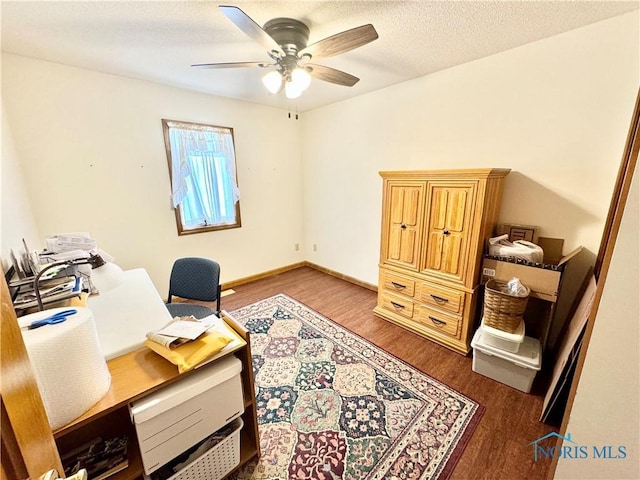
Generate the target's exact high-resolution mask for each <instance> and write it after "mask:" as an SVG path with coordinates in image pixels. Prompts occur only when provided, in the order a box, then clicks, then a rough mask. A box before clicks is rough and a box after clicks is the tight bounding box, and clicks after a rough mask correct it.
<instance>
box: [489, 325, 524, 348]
mask: <svg viewBox="0 0 640 480" xmlns="http://www.w3.org/2000/svg"><path fill="white" fill-rule="evenodd" d="M480 328H481V329H482V333H483V335H482V339H483V341H484V344H485V345H487V346H489V347H495V348H497V349H499V350H504V351H506V352H511V353H518V350H519V349H520V345H522V342H524V320H520V325H518V327H517V328H516V331H515V332H513V333H509V332H505V331H504V330H498V329H497V328H493V327H490V326H488V325H485V324H484V317H483V318H482V322H481V323H480Z"/></svg>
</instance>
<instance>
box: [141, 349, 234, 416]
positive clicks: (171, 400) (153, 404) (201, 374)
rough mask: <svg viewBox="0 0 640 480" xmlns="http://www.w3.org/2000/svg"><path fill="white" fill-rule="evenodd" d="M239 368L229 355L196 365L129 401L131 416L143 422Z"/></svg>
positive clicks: (224, 379)
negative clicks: (163, 385)
mask: <svg viewBox="0 0 640 480" xmlns="http://www.w3.org/2000/svg"><path fill="white" fill-rule="evenodd" d="M241 371H242V362H241V361H240V360H239V359H238V358H236V357H234V356H233V355H229V356H228V357H226V358H223V359H221V360H218V361H216V362H214V363H212V364H210V365H206V366H204V367H202V368H199V369H198V370H196V371H195V372H193V373H190V374H189V375H188V376H186V377H185V378H182V379H180V380H178V381H177V382H174V383H172V384H171V385H169V386H167V387H164V388H161V389H160V390H158V391H157V392H154V393H152V394H150V395H147V396H145V397H144V398H142V399H140V400H138V401H135V402H133V403H132V404H131V416H132V417H133V420H134V422H135V423H143V422H146V421H147V420H149V419H150V418H153V417H155V416H157V415H160V414H161V413H164V412H166V411H167V410H170V409H172V408H173V407H175V406H177V405H180V404H181V403H183V402H186V401H187V400H189V399H190V398H193V397H195V396H196V395H199V394H201V393H203V392H205V391H207V390H209V389H211V388H213V387H215V386H217V385H220V384H221V383H223V382H225V381H227V380H229V379H230V378H233V377H234V376H236V375H238V374H239V373H240V372H241Z"/></svg>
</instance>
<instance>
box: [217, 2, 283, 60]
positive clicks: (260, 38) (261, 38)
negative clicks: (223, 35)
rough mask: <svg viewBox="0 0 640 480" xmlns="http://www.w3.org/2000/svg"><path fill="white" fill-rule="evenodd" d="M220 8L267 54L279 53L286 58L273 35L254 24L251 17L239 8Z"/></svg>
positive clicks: (223, 6) (226, 6)
mask: <svg viewBox="0 0 640 480" xmlns="http://www.w3.org/2000/svg"><path fill="white" fill-rule="evenodd" d="M218 8H220V10H222V13H224V14H225V16H226V17H227V18H228V19H229V20H231V21H232V22H233V23H234V25H235V26H236V27H238V28H239V29H240V30H242V31H243V32H244V33H245V34H246V35H248V36H249V37H251V38H252V39H253V40H255V41H256V42H258V43H259V44H260V45H262V46H263V47H264V48H265V49H266V50H267V52H273V51H275V52H277V53H278V54H279V55H281V56H283V57H284V55H285V54H284V51H283V50H282V48H281V47H280V45H278V42H276V41H275V40H274V39H273V38H271V35H269V34H268V33H267V32H265V31H264V30H263V29H262V27H261V26H260V25H258V24H257V23H256V22H254V21H253V20H252V19H251V17H249V15H247V14H246V13H244V12H243V11H242V10H240V9H239V8H238V7H234V6H230V5H220V6H219V7H218Z"/></svg>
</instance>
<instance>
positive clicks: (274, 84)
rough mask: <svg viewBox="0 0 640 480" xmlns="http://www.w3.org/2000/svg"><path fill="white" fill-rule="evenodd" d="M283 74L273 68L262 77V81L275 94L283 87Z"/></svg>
mask: <svg viewBox="0 0 640 480" xmlns="http://www.w3.org/2000/svg"><path fill="white" fill-rule="evenodd" d="M282 80H283V79H282V75H281V74H280V72H278V71H277V70H271V71H270V72H269V73H267V74H266V75H265V76H264V77H262V83H263V85H264V86H265V87H266V89H267V90H269V92H270V93H273V94H274V95H275V94H276V93H278V92H279V91H280V89H281V88H282Z"/></svg>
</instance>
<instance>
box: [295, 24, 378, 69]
mask: <svg viewBox="0 0 640 480" xmlns="http://www.w3.org/2000/svg"><path fill="white" fill-rule="evenodd" d="M376 38H378V32H376V29H375V28H373V25H371V24H367V25H362V26H360V27H356V28H352V29H351V30H346V31H344V32H342V33H336V34H335V35H332V36H331V37H327V38H325V39H324V40H320V41H318V42H316V43H313V44H311V45H309V46H308V47H306V48H303V49H302V50H300V52H298V56H299V57H302V56H304V55H311V58H313V59H314V60H315V59H319V58H327V57H332V56H334V55H339V54H341V53H344V52H348V51H349V50H353V49H354V48H358V47H361V46H363V45H366V44H367V43H369V42H373V41H374V40H375V39H376Z"/></svg>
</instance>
